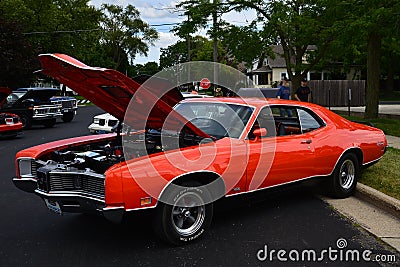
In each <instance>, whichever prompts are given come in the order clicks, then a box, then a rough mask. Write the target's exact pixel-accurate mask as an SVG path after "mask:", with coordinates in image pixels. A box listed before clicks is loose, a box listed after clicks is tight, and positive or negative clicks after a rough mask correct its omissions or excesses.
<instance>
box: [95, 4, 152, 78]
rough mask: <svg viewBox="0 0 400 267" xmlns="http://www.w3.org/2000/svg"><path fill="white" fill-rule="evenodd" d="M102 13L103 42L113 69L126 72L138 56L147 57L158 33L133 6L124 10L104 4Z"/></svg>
mask: <svg viewBox="0 0 400 267" xmlns="http://www.w3.org/2000/svg"><path fill="white" fill-rule="evenodd" d="M102 11H103V13H104V15H103V18H102V21H101V28H102V29H103V36H102V40H101V42H102V43H103V44H104V46H105V47H106V49H107V52H108V55H109V56H110V57H111V58H112V59H113V62H114V66H113V68H114V69H118V70H120V71H123V72H125V71H126V70H127V68H128V65H129V61H132V60H133V59H135V57H136V54H140V55H145V56H147V52H148V50H149V45H153V44H154V41H155V40H157V38H158V33H157V31H156V30H155V29H153V28H151V27H150V26H149V24H147V23H146V22H144V21H143V20H142V19H141V18H140V13H139V11H138V10H137V9H136V8H135V7H134V6H132V5H128V6H126V7H125V8H123V7H121V6H116V5H109V4H103V5H102Z"/></svg>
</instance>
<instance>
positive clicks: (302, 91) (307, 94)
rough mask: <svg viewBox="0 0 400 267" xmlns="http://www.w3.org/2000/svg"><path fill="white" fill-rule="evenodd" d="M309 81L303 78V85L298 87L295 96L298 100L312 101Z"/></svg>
mask: <svg viewBox="0 0 400 267" xmlns="http://www.w3.org/2000/svg"><path fill="white" fill-rule="evenodd" d="M307 82H308V81H307V79H306V78H303V79H302V80H301V85H300V86H299V88H297V90H296V93H295V94H294V97H295V98H296V99H297V100H298V101H303V102H311V89H310V87H308V85H307Z"/></svg>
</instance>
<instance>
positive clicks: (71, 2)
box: [0, 0, 158, 86]
mask: <svg viewBox="0 0 400 267" xmlns="http://www.w3.org/2000/svg"><path fill="white" fill-rule="evenodd" d="M89 4H90V1H89V0H1V1H0V14H1V18H3V20H1V22H0V23H1V24H2V25H0V27H3V26H4V25H8V26H4V27H6V28H7V27H11V26H10V25H11V24H12V25H14V26H12V27H16V28H15V34H16V35H19V37H18V38H16V39H15V40H11V39H10V37H11V36H12V35H11V34H6V31H5V30H4V31H2V32H1V33H2V34H3V33H4V34H6V36H4V37H3V38H2V42H1V43H0V51H7V52H3V53H2V55H3V57H4V60H3V61H2V62H7V60H6V59H8V61H10V62H11V61H12V64H10V65H7V68H2V69H1V71H2V72H4V71H6V72H7V73H15V74H16V73H19V77H20V80H19V84H23V85H24V86H29V84H30V81H31V77H32V74H30V75H21V74H20V70H23V69H24V68H25V69H26V72H27V73H29V72H30V73H32V71H33V70H36V69H38V68H39V66H38V61H37V54H40V53H64V54H68V55H71V56H73V57H75V58H77V59H79V60H81V61H83V62H85V63H86V64H88V65H92V66H101V67H108V68H114V69H119V70H120V71H122V72H126V71H127V70H128V69H129V65H130V64H131V61H132V60H133V59H134V58H135V56H136V54H141V55H146V54H147V52H148V49H149V45H153V43H154V41H155V40H156V39H157V38H158V35H157V32H156V31H155V30H154V29H153V28H151V27H150V26H149V25H148V24H147V23H146V22H144V21H142V20H141V19H140V14H139V12H138V11H137V10H136V8H134V7H133V6H131V5H128V6H127V7H126V8H122V7H120V6H116V5H103V7H102V8H101V9H96V8H95V7H93V6H91V5H89ZM16 21H18V23H16ZM16 24H18V25H16ZM22 43H24V45H22ZM10 47H11V51H9V49H10ZM26 47H29V49H30V51H31V53H30V55H28V54H27V52H26V51H23V50H24V49H25V48H26ZM29 49H25V50H27V51H28V50H29ZM13 55H16V56H14V57H12V56H13ZM17 55H18V56H19V57H18V56H17ZM22 55H24V56H25V57H28V58H29V60H28V59H26V60H23V59H21V57H22ZM2 59H3V58H2ZM17 59H18V60H17ZM27 62H34V63H35V64H33V63H27ZM3 65H4V64H3ZM9 77H10V78H6V80H7V81H3V83H7V84H12V83H13V81H11V77H12V74H10V75H9Z"/></svg>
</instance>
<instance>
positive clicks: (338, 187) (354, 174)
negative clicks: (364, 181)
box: [328, 153, 360, 198]
mask: <svg viewBox="0 0 400 267" xmlns="http://www.w3.org/2000/svg"><path fill="white" fill-rule="evenodd" d="M359 173H360V165H359V162H358V159H357V156H356V155H354V154H353V153H348V154H345V155H343V156H342V158H341V159H340V160H339V162H338V164H337V165H336V168H335V170H334V171H333V173H332V175H331V176H330V178H329V182H328V190H329V192H330V194H331V195H332V196H333V197H335V198H346V197H349V196H351V195H353V194H354V192H355V190H356V185H357V180H358V176H359Z"/></svg>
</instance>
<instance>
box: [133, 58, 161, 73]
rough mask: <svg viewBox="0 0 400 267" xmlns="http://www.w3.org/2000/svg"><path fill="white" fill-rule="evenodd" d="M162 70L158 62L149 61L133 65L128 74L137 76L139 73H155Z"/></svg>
mask: <svg viewBox="0 0 400 267" xmlns="http://www.w3.org/2000/svg"><path fill="white" fill-rule="evenodd" d="M159 71H160V67H159V66H158V64H157V62H154V61H153V62H147V63H146V64H136V65H132V66H130V67H129V69H128V76H130V77H135V76H139V75H150V76H152V75H154V74H156V73H157V72H159Z"/></svg>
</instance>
